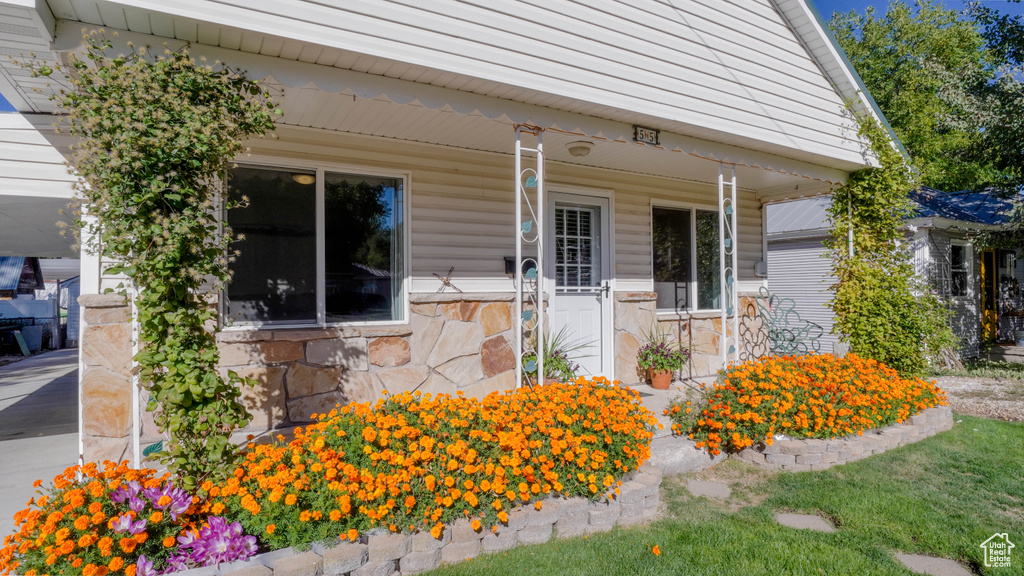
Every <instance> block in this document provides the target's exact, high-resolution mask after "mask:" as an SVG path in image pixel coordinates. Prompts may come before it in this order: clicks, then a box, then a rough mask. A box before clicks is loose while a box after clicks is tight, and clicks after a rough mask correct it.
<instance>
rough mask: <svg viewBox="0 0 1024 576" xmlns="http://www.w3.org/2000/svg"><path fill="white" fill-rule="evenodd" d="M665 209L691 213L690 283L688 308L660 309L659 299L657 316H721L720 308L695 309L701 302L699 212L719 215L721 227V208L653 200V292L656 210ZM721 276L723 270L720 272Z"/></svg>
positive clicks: (650, 220) (649, 223) (692, 203)
mask: <svg viewBox="0 0 1024 576" xmlns="http://www.w3.org/2000/svg"><path fill="white" fill-rule="evenodd" d="M655 208H663V209H668V210H689V211H690V239H689V242H690V281H689V282H688V284H689V286H688V287H687V298H689V300H690V301H689V302H687V308H685V309H679V308H659V307H658V303H657V299H655V309H654V313H655V316H668V315H672V316H679V315H680V314H686V315H695V314H720V313H721V312H722V309H721V308H720V307H719V308H707V309H702V310H697V309H695V308H694V306H696V304H697V302H699V301H700V298H699V295H698V293H697V291H698V287H697V211H698V210H701V211H705V212H714V213H715V214H718V215H719V225H721V214H720V210H719V207H718V206H717V205H715V204H703V203H700V202H682V201H678V200H666V199H662V198H652V199H651V205H650V211H649V214H648V221H647V222H648V231H649V232H650V239H651V290H652V291H653V290H654V209H655ZM718 250H719V255H721V253H722V252H721V250H722V246H721V231H720V232H719V246H718ZM719 269H721V262H719ZM719 274H721V270H719Z"/></svg>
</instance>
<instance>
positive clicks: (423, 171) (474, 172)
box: [241, 126, 763, 292]
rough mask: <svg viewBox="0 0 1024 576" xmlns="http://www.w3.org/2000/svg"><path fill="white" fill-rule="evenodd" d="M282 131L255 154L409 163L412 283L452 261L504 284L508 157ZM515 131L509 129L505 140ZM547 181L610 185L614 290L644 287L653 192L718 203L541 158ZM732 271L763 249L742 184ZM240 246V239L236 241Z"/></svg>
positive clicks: (385, 165)
mask: <svg viewBox="0 0 1024 576" xmlns="http://www.w3.org/2000/svg"><path fill="white" fill-rule="evenodd" d="M278 136H279V137H280V138H279V139H274V140H269V139H268V140H259V141H256V142H254V143H253V146H252V148H253V150H252V152H253V155H254V157H260V156H269V157H274V158H276V159H279V160H280V161H287V160H289V159H293V160H300V161H310V162H324V163H333V164H345V165H355V166H361V167H364V168H365V169H367V170H369V171H371V172H372V170H373V168H375V167H376V168H380V169H386V170H406V171H409V172H411V190H412V195H411V202H410V204H411V205H410V207H409V209H408V212H407V213H408V215H409V218H410V221H411V227H412V228H411V243H412V248H411V254H410V262H411V265H412V278H413V285H412V288H413V291H416V292H423V291H427V292H433V291H434V290H436V288H437V286H438V284H437V280H436V279H435V278H434V276H433V274H434V273H435V272H437V273H442V272H447V271H448V268H449V267H451V266H455V285H456V286H458V287H459V288H461V289H462V290H465V291H511V290H512V289H513V287H512V282H511V280H509V279H508V278H507V277H506V276H505V274H504V264H503V258H504V257H505V256H509V255H512V254H514V249H515V247H514V244H513V238H514V236H513V229H514V227H515V213H514V206H513V202H514V199H515V196H514V191H513V188H514V183H515V181H514V175H513V162H512V157H511V156H508V155H503V154H492V153H482V152H474V151H470V150H461V149H457V148H448V147H442V146H433V145H424V144H417V143H411V142H403V141H398V140H388V139H382V138H372V137H363V136H355V135H351V134H344V133H337V132H324V131H318V130H308V129H296V128H289V127H284V126H282V127H280V128H279V129H278ZM512 138H513V132H512V130H511V128H510V129H509V139H512ZM546 171H547V172H546V181H547V189H548V190H549V191H557V190H558V189H559V184H562V185H566V186H568V187H570V189H569V190H568V191H570V192H578V191H580V189H596V190H602V191H607V190H611V191H613V192H614V196H613V204H614V214H613V219H614V223H613V225H614V232H615V238H614V242H615V278H616V282H617V283H618V286H617V289H620V290H622V289H627V290H650V289H652V286H651V216H650V206H651V201H652V199H655V200H657V199H662V200H671V201H674V202H682V203H695V204H699V205H703V206H707V207H712V208H713V207H714V206H715V205H716V204H717V201H718V200H717V194H718V192H717V187H716V186H710V185H701V184H695V183H691V182H682V181H678V180H671V179H667V178H656V177H652V176H644V175H636V174H629V173H624V172H615V171H611V170H601V169H594V168H584V167H578V166H572V165H568V164H558V163H553V162H552V163H548V164H547V167H546ZM738 204H739V206H738V210H737V216H738V221H739V235H738V238H737V241H738V245H739V248H740V254H739V272H738V275H737V276H738V280H739V281H740V282H741V283H743V282H756V281H757V279H756V278H755V277H754V263H755V262H756V261H758V260H760V259H762V258H763V256H762V253H761V214H760V206H759V203H758V201H757V199H756V197H755V195H754V193H753V191H749V190H741V191H740V193H739V202H738ZM241 249H243V250H244V246H242V247H241Z"/></svg>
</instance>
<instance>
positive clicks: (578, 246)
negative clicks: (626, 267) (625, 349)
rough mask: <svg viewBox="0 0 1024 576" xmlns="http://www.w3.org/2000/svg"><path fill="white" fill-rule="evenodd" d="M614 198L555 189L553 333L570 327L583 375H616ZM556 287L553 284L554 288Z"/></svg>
mask: <svg viewBox="0 0 1024 576" xmlns="http://www.w3.org/2000/svg"><path fill="white" fill-rule="evenodd" d="M608 204H609V202H608V199H607V198H601V197H597V196H585V195H580V194H564V193H554V194H551V201H550V204H549V205H548V217H547V222H548V224H547V226H546V228H547V246H548V250H547V252H548V254H547V258H546V261H547V265H546V266H545V268H546V269H547V270H546V274H545V276H546V278H547V283H548V290H547V292H548V298H549V303H550V304H549V306H550V307H549V310H550V314H549V317H550V318H551V331H550V336H549V337H551V338H554V337H556V336H557V335H558V334H559V333H560V332H562V331H563V330H564V334H565V338H566V340H567V341H568V343H569V344H570V346H572V345H581V344H582V345H585V346H584V347H583V348H581V349H579V350H576V351H575V352H573V353H572V354H571V356H573V357H574V358H573V359H574V361H575V362H576V363H578V364H579V365H580V370H579V374H580V375H582V376H607V377H611V376H612V365H611V359H612V354H611V345H612V342H611V288H610V281H611V277H612V274H611V253H610V251H609V246H608V239H609V237H610V234H609V232H608V231H609V224H608V217H609V214H608V212H609V208H608ZM552 288H553V289H552Z"/></svg>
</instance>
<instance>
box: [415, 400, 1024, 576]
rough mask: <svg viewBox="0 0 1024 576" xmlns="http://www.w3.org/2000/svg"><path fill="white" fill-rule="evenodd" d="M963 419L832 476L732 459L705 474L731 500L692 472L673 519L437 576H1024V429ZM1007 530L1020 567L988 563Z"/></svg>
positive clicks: (674, 501) (670, 483)
mask: <svg viewBox="0 0 1024 576" xmlns="http://www.w3.org/2000/svg"><path fill="white" fill-rule="evenodd" d="M961 418H962V420H963V421H962V422H961V423H959V424H956V426H955V427H954V428H953V430H951V431H949V432H945V433H943V434H940V435H939V436H936V437H933V438H930V439H928V440H924V441H922V442H919V443H917V444H915V445H912V446H907V447H904V448H900V449H897V450H892V451H890V452H887V453H885V454H882V455H878V456H873V457H871V458H868V459H866V460H862V461H860V462H855V463H853V464H847V465H845V466H840V467H837V468H833V469H831V470H827V471H824V472H805V473H797V474H792V473H783V474H777V473H768V472H764V471H761V470H758V469H756V468H753V467H749V466H748V465H747V464H745V463H741V462H739V461H734V460H730V461H727V462H725V463H724V464H722V465H719V466H717V467H716V468H714V469H712V470H711V471H705V472H703V473H701V474H702V476H708V475H713V476H717V477H719V478H723V479H725V480H726V481H729V482H730V484H731V485H732V487H733V496H732V497H731V498H730V499H729V500H728V501H724V502H722V501H711V500H708V499H704V498H692V497H690V496H689V493H688V492H687V491H686V489H685V488H684V486H685V481H686V477H676V478H669V479H666V481H665V483H663V485H662V499H663V501H664V502H665V503H666V504H667V510H666V513H665V514H664V516H663V517H662V519H660V520H658V521H657V522H655V523H654V524H652V525H650V526H646V527H641V528H634V529H628V530H620V529H616V530H615V531H613V532H611V533H608V534H602V535H597V536H591V537H588V538H576V539H570V540H556V541H552V542H550V543H548V544H545V545H541V546H532V547H520V548H516V549H514V550H511V551H509V552H505V553H499V554H493V555H484V556H481V557H479V558H477V559H475V560H473V561H470V562H465V563H462V564H459V565H455V566H448V567H445V568H442V569H440V570H437V571H435V572H432V573H431V574H433V575H435V576H441V575H474V574H480V575H485V574H486V575H504V574H507V575H520V574H540V575H544V574H551V575H557V576H574V575H581V574H595V575H602V576H606V575H616V574H671V575H677V574H700V575H703V574H707V575H711V574H723V575H724V574H728V575H733V574H735V575H756V574H764V575H778V574H794V575H801V576H802V575H812V574H836V575H854V574H902V575H909V574H912V573H911V572H909V571H907V570H906V569H904V568H903V566H902V565H901V564H899V563H898V562H897V561H896V560H895V559H894V558H893V556H892V551H894V550H896V551H902V552H906V553H911V554H927V555H933V556H942V557H945V558H952V559H955V560H959V561H960V562H962V563H964V564H966V565H967V566H968V568H969V569H970V570H971V571H973V572H976V573H980V574H995V575H1000V576H1001V575H1003V574H1007V575H1008V574H1024V424H1020V423H1009V422H999V421H995V420H986V419H981V418H972V417H969V416H956V419H961ZM777 511H779V512H786V511H799V512H809V513H819V514H821V515H823V516H825V517H826V518H828V519H830V520H831V521H832V522H833V523H834V524H835V525H836V526H837V527H838V528H839V530H838V532H836V533H835V534H822V533H816V532H810V531H805V530H795V529H790V528H785V527H782V526H779V525H777V524H775V522H774V521H773V519H772V514H773V512H777ZM997 531H998V532H1008V533H1009V536H1010V539H1011V541H1015V543H1016V544H1017V548H1016V550H1014V552H1013V554H1012V567H1011V568H1000V569H987V568H985V567H984V566H983V565H982V562H983V556H982V549H981V548H979V547H978V545H979V544H980V543H981V542H983V541H984V540H985V539H987V538H988V537H989V536H991V535H992V534H993V533H995V532H997ZM654 545H658V546H659V547H660V549H661V552H662V554H661V556H655V555H654V554H652V552H651V548H652V547H653V546H654Z"/></svg>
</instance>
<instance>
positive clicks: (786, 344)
mask: <svg viewBox="0 0 1024 576" xmlns="http://www.w3.org/2000/svg"><path fill="white" fill-rule="evenodd" d="M755 301H756V302H757V311H758V314H759V315H760V316H761V329H762V330H764V331H765V332H766V333H767V335H768V347H769V349H770V351H771V353H772V354H774V355H776V356H788V355H792V354H809V353H812V352H818V348H819V346H820V344H821V343H820V341H819V340H820V338H821V336H822V334H824V333H825V331H824V330H823V329H822V327H821V326H820V325H818V324H815V323H814V322H810V321H808V320H804V319H803V318H801V317H800V314H799V313H798V312H797V311H796V300H793V299H792V298H779V297H778V296H776V295H774V294H772V293H771V292H769V291H768V289H767V288H765V287H764V286H762V287H761V290H760V294H759V296H758V297H757V298H755Z"/></svg>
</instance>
